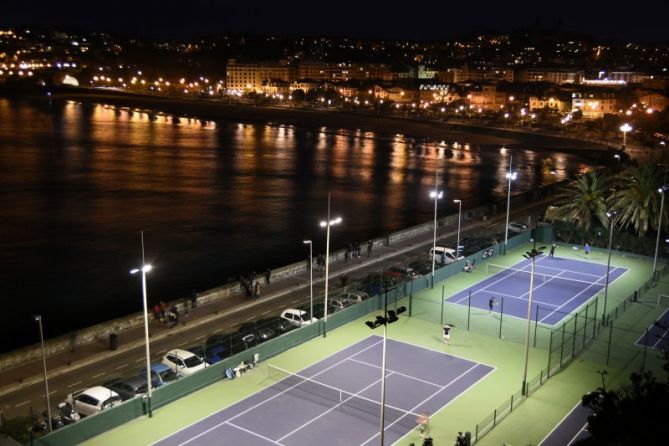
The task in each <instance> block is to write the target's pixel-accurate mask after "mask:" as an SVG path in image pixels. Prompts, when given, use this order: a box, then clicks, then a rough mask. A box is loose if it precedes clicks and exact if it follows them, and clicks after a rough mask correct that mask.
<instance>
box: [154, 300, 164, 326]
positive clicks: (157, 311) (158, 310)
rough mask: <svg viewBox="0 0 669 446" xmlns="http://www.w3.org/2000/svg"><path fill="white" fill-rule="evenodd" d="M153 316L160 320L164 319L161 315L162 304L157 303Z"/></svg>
mask: <svg viewBox="0 0 669 446" xmlns="http://www.w3.org/2000/svg"><path fill="white" fill-rule="evenodd" d="M153 317H154V319H155V320H157V321H160V322H162V321H163V317H162V316H161V315H160V305H159V304H155V305H154V306H153Z"/></svg>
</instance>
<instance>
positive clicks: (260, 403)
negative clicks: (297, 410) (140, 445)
mask: <svg viewBox="0 0 669 446" xmlns="http://www.w3.org/2000/svg"><path fill="white" fill-rule="evenodd" d="M381 342H382V341H377V342H375V343H374V344H372V345H370V346H368V347H365V348H364V349H362V350H360V351H359V352H357V353H356V354H355V355H353V356H357V355H359V354H360V353H362V352H364V351H367V350H369V349H370V348H372V347H374V346H376V345H378V344H380V343H381ZM348 359H349V358H348V357H347V358H344V359H342V360H341V361H339V362H336V363H334V364H332V365H331V366H330V367H328V368H326V369H323V370H321V371H320V372H318V373H316V374H314V375H312V376H311V377H310V378H313V377H314V376H318V375H320V374H321V373H324V372H326V371H328V370H330V369H332V368H333V367H336V366H338V365H340V364H341V363H343V362H344V361H348ZM303 383H304V381H302V382H300V383H298V384H295V385H294V386H291V387H289V388H287V389H285V390H283V391H281V392H279V393H277V394H274V395H272V396H271V397H269V398H267V399H266V400H264V401H261V402H259V403H258V404H255V405H253V406H251V407H249V408H248V409H246V410H244V411H242V412H240V413H238V414H237V415H235V416H234V417H231V418H228V419H227V420H225V421H223V422H221V423H218V424H217V425H215V426H212V427H210V428H209V429H207V430H206V431H204V432H200V433H199V434H197V435H196V436H194V437H191V438H189V439H188V440H186V441H184V442H183V443H179V446H182V445H184V444H188V443H190V442H191V441H193V440H195V439H197V438H200V437H201V436H203V435H205V434H207V433H209V432H211V431H212V430H214V429H218V427H219V426H221V425H223V424H225V423H227V422H229V421H230V420H234V419H235V418H238V417H240V416H242V415H244V414H245V413H248V412H250V411H252V410H254V409H256V408H257V407H259V406H262V405H263V404H265V403H266V402H268V401H271V400H273V399H274V398H276V397H278V396H281V395H283V394H284V393H286V392H288V391H290V390H292V389H294V388H295V387H297V386H299V385H300V384H303ZM184 429H185V428H184ZM175 434H176V433H175ZM175 434H172V435H175ZM166 438H167V437H166ZM159 441H160V440H159Z"/></svg>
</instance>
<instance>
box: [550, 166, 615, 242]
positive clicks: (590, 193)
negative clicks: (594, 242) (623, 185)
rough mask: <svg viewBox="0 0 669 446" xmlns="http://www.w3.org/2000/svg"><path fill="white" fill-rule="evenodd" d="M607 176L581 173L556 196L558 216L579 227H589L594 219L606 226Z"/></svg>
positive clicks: (587, 228)
mask: <svg viewBox="0 0 669 446" xmlns="http://www.w3.org/2000/svg"><path fill="white" fill-rule="evenodd" d="M608 186H609V179H608V177H606V176H604V175H601V174H598V173H597V172H594V171H591V172H588V173H586V174H584V175H581V176H580V177H578V178H577V179H576V181H574V182H573V183H571V184H570V185H568V186H567V187H565V188H562V189H560V193H559V194H558V195H557V197H556V200H557V201H556V203H555V205H556V207H557V212H556V213H557V215H558V217H560V218H562V219H564V220H569V221H573V222H576V224H577V226H578V227H579V228H583V229H585V230H586V231H587V230H589V229H590V227H591V226H592V224H593V221H594V220H595V219H597V220H599V221H600V222H601V223H602V225H604V226H606V224H607V223H606V221H607V218H606V194H607V193H608Z"/></svg>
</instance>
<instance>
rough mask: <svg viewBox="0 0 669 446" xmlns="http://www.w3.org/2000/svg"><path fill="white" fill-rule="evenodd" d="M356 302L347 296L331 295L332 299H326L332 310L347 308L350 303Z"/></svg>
mask: <svg viewBox="0 0 669 446" xmlns="http://www.w3.org/2000/svg"><path fill="white" fill-rule="evenodd" d="M356 303H357V302H356V301H355V300H353V299H349V298H347V297H341V296H338V297H333V298H332V299H328V306H329V307H330V309H331V310H332V311H341V310H343V309H344V308H348V307H350V306H351V305H355V304H356Z"/></svg>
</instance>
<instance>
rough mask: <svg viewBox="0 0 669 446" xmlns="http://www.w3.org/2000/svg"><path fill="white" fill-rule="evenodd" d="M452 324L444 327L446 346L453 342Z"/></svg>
mask: <svg viewBox="0 0 669 446" xmlns="http://www.w3.org/2000/svg"><path fill="white" fill-rule="evenodd" d="M451 328H453V326H452V325H451V324H446V325H444V344H449V343H450V342H451Z"/></svg>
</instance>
